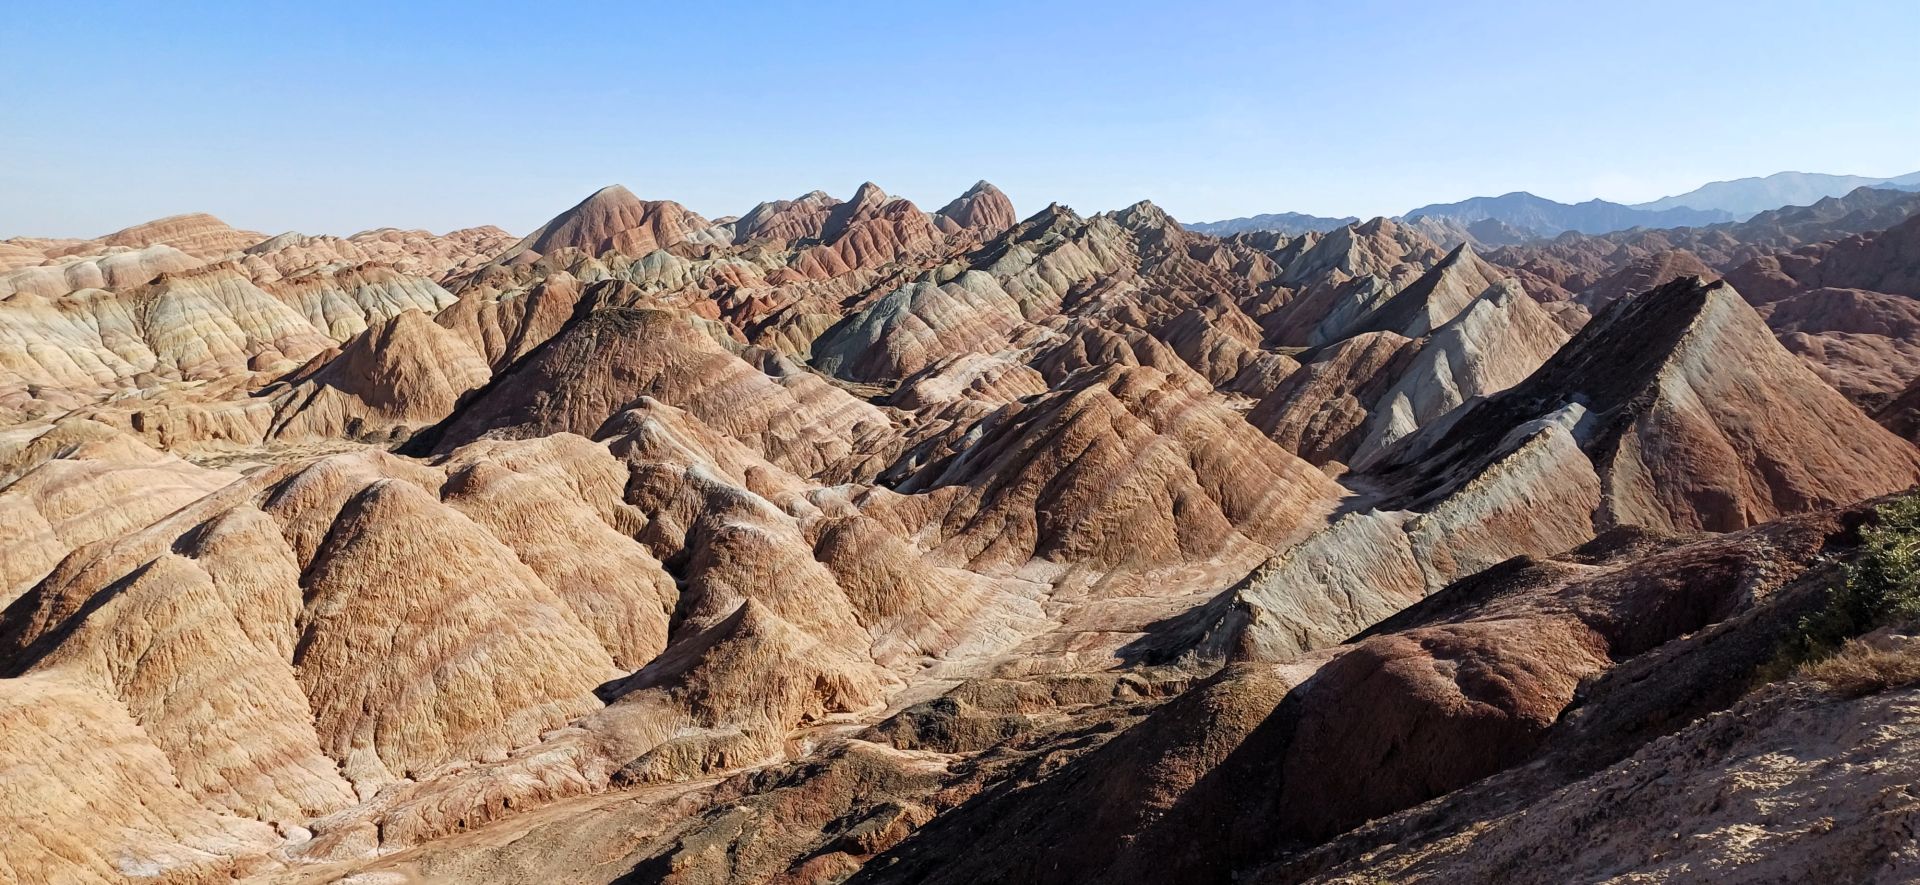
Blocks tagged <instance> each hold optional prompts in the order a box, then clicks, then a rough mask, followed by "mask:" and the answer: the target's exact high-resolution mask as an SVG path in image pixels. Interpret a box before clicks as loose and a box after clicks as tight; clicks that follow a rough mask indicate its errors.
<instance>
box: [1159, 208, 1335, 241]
mask: <svg viewBox="0 0 1920 885" xmlns="http://www.w3.org/2000/svg"><path fill="white" fill-rule="evenodd" d="M1359 220H1360V219H1358V218H1356V217H1354V216H1352V215H1349V216H1347V217H1345V218H1330V217H1328V216H1325V215H1305V214H1302V213H1299V212H1275V213H1271V214H1267V215H1255V216H1252V217H1250V218H1229V219H1227V220H1225V221H1203V222H1200V223H1198V224H1189V225H1187V226H1186V227H1187V230H1190V231H1195V232H1198V233H1203V234H1212V235H1213V236H1216V237H1228V236H1232V235H1234V234H1238V233H1249V232H1252V231H1274V232H1276V233H1283V234H1286V235H1287V236H1290V237H1292V236H1299V235H1300V234H1304V233H1307V232H1309V231H1313V232H1318V233H1326V232H1327V231H1330V230H1333V229H1335V228H1341V227H1346V226H1347V225H1349V224H1354V223H1356V222H1358V221H1359Z"/></svg>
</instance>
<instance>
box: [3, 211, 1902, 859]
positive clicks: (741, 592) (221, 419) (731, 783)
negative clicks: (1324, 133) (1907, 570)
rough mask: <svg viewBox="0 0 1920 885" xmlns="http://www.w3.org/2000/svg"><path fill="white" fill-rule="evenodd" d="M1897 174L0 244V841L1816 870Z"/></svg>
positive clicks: (200, 852) (175, 850) (1837, 742)
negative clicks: (1580, 215)
mask: <svg viewBox="0 0 1920 885" xmlns="http://www.w3.org/2000/svg"><path fill="white" fill-rule="evenodd" d="M1589 208H1592V207H1589ZM1602 208H1604V207H1602ZM1617 208H1619V209H1626V207H1617ZM1917 209H1920V195H1915V194H1912V193H1900V192H1895V191H1884V190H1873V189H1864V188H1863V189H1861V190H1857V191H1855V192H1853V193H1851V194H1848V195H1846V196H1844V197H1834V198H1828V199H1825V200H1821V201H1820V202H1818V203H1815V204H1814V205H1812V206H1807V207H1789V208H1784V209H1779V210H1775V211H1770V212H1762V213H1759V214H1758V215H1755V216H1753V217H1752V218H1749V219H1747V220H1744V221H1740V222H1737V223H1724V224H1714V225H1712V226H1707V227H1695V228H1679V229H1672V230H1644V229H1642V230H1633V231H1624V232H1616V233H1606V234H1601V235H1595V236H1587V235H1581V234H1576V233H1568V234H1561V235H1559V236H1556V237H1554V238H1553V239H1550V240H1542V239H1531V238H1529V235H1528V233H1527V232H1526V231H1518V230H1516V229H1513V228H1511V227H1509V226H1506V225H1505V223H1504V222H1498V220H1497V219H1491V220H1490V219H1488V218H1477V219H1469V220H1468V221H1471V223H1467V221H1461V222H1460V223H1454V222H1442V221H1433V220H1428V219H1420V218H1415V219H1413V220H1410V221H1404V222H1403V221H1395V220H1391V219H1373V220H1370V221H1357V220H1344V219H1318V220H1311V219H1309V220H1310V221H1312V222H1313V223H1312V224H1310V225H1309V224H1307V223H1306V222H1305V221H1301V219H1300V218H1295V219H1287V220H1286V221H1287V223H1289V224H1297V225H1304V226H1302V227H1300V228H1299V231H1298V232H1296V233H1278V232H1271V231H1268V232H1258V231H1255V232H1241V233H1234V234H1232V235H1230V236H1225V237H1215V236H1211V235H1207V234H1203V233H1199V232H1195V231H1190V230H1187V229H1185V228H1183V227H1182V226H1181V225H1180V224H1179V223H1178V222H1176V221H1174V220H1173V219H1172V218H1170V217H1168V215H1167V214H1166V213H1165V212H1163V211H1161V210H1160V209H1159V208H1158V207H1156V206H1154V205H1153V204H1151V203H1146V202H1142V203H1138V204H1136V205H1133V206H1130V207H1128V208H1126V209H1123V210H1119V211H1115V212H1104V213H1099V214H1095V215H1090V216H1085V215H1081V214H1079V213H1076V212H1074V211H1073V210H1072V209H1069V208H1067V207H1065V206H1061V205H1057V204H1056V205H1051V206H1048V207H1046V208H1044V209H1042V210H1040V211H1039V212H1037V213H1034V214H1031V215H1029V216H1027V217H1025V218H1024V219H1023V218H1021V217H1020V216H1019V215H1018V214H1017V213H1016V212H1015V210H1014V207H1013V205H1012V204H1011V202H1010V201H1009V200H1008V199H1007V197H1006V196H1005V195H1004V194H1002V193H1001V192H1000V191H999V190H998V189H996V188H995V187H994V186H992V185H991V184H987V183H985V182H982V183H980V184H978V185H976V186H974V187H973V188H972V189H970V190H968V191H967V192H966V193H964V194H963V195H961V196H960V197H959V198H957V199H955V200H953V201H952V202H951V203H948V204H947V205H946V206H945V207H944V208H942V209H940V210H939V211H937V212H931V213H929V212H926V211H923V210H921V209H920V208H919V207H917V206H915V205H914V204H913V203H912V202H910V201H908V200H905V199H901V198H898V197H893V196H889V195H888V194H887V193H886V192H885V191H883V190H882V189H881V188H879V187H878V186H875V185H873V184H866V185H863V186H861V187H860V188H859V189H858V191H857V192H856V193H854V194H853V195H852V196H851V197H850V198H849V199H847V200H845V201H842V200H840V199H837V198H835V197H832V196H829V195H827V194H824V193H821V192H813V193H809V194H805V195H803V196H800V197H797V198H795V199H791V200H780V201H774V202H768V203H763V204H760V205H759V206H756V207H754V208H753V209H752V210H751V211H749V212H747V213H745V214H744V215H742V216H740V217H739V218H737V219H720V220H717V221H716V220H709V219H707V218H703V217H701V216H700V215H698V214H695V213H694V212H692V211H690V210H688V209H686V208H685V207H683V206H681V205H679V204H677V203H673V202H670V201H664V200H645V199H641V198H640V197H638V196H636V195H635V194H634V193H633V192H631V191H629V190H627V189H626V188H623V187H620V186H617V185H616V186H613V187H608V188H605V189H602V190H600V191H598V192H596V193H594V194H593V195H591V196H589V197H588V198H587V199H586V200H584V201H582V202H580V203H579V204H578V205H576V206H574V207H573V208H571V209H569V210H567V211H566V212H564V213H562V214H560V215H559V216H557V217H555V218H554V219H553V220H551V221H550V222H548V223H547V224H545V225H543V226H542V227H540V228H539V229H538V230H536V231H534V232H533V233H531V234H529V235H527V236H525V237H521V238H517V239H516V238H515V237H513V236H512V235H510V234H508V233H506V232H505V231H502V230H500V229H497V228H491V227H487V228H474V229H468V230H461V231H455V232H453V233H449V234H445V235H435V234H431V233H428V232H425V231H402V230H394V229H382V230H376V231H369V232H366V233H362V234H356V235H353V236H350V237H344V238H342V237H326V236H308V235H303V234H299V233H284V234H280V235H278V236H272V237H269V236H267V235H265V234H261V233H252V232H248V231H240V230H235V229H233V228H230V227H228V226H227V225H225V224H224V223H222V222H220V221H219V220H218V219H215V218H213V217H212V216H208V215H186V216H177V217H174V218H168V219H162V220H160V221H156V222H151V223H148V224H144V225H139V226H136V227H132V228H127V229H126V230H122V231H119V232H117V233H114V234H111V235H109V236H106V237H102V238H99V239H97V240H48V239H25V238H22V239H17V240H11V241H6V242H4V243H0V423H3V424H4V428H0V603H4V611H3V612H0V761H4V766H3V767H4V768H5V772H6V775H5V780H6V789H4V790H0V829H4V831H5V832H6V833H7V834H8V835H7V836H6V837H5V838H3V839H0V871H4V875H5V876H9V877H11V878H14V879H18V880H20V881H63V882H118V881H124V880H126V879H128V878H136V879H140V880H142V881H147V880H151V881H163V882H199V881H216V880H217V881H226V880H228V879H230V878H258V879H260V880H263V881H285V882H296V881H328V880H331V879H335V878H343V877H348V876H354V877H363V878H352V879H348V881H356V882H373V881H385V879H383V878H381V877H382V876H390V877H393V878H395V879H400V878H405V877H420V878H424V879H428V880H447V881H463V882H465V881H471V882H526V881H568V882H612V881H632V882H643V881H644V882H653V881H663V882H683V883H694V882H702V883H705V882H743V883H744V882H829V881H858V882H896V881H897V882H956V883H958V882H1016V881H1017V882H1058V883H1063V885H1064V883H1070V882H1086V881H1101V882H1142V883H1145V882H1166V881H1179V882H1223V883H1224V882H1230V881H1250V882H1294V881H1309V880H1320V881H1356V880H1359V879H1369V880H1372V879H1384V880H1399V879H1406V880H1415V879H1440V878H1446V879H1452V880H1465V881H1480V880H1506V881H1533V880H1540V881H1547V880H1551V881H1563V880H1579V879H1587V878H1597V877H1604V876H1611V875H1626V874H1629V873H1632V872H1635V871H1647V870H1654V869H1673V868H1675V867H1674V865H1676V864H1686V865H1689V866H1688V867H1687V868H1688V869H1714V870H1724V871H1725V872H1726V874H1727V875H1728V876H1732V877H1736V878H1738V877H1754V878H1768V877H1777V876H1790V875H1793V874H1794V873H1796V872H1804V871H1807V870H1814V869H1818V870H1822V871H1827V874H1828V875H1829V876H1830V877H1833V878H1837V879H1843V880H1847V879H1853V878H1862V877H1868V876H1870V875H1872V874H1875V873H1876V871H1878V870H1880V865H1881V864H1883V863H1889V862H1891V861H1892V860H1896V859H1897V858H1895V857H1894V855H1895V854H1897V853H1898V851H1902V850H1908V849H1910V847H1911V838H1910V832H1911V828H1912V822H1913V816H1914V814H1915V813H1916V811H1915V809H1916V806H1915V804H1914V802H1913V800H1912V798H1911V797H1910V796H1909V795H1908V794H1907V793H1906V792H1905V790H1906V785H1910V784H1911V783H1912V781H1913V779H1914V776H1915V774H1916V772H1915V771H1914V767H1915V762H1914V760H1916V759H1920V746H1916V745H1915V740H1914V738H1913V735H1914V734H1916V733H1920V730H1916V728H1915V725H1916V718H1915V717H1916V714H1915V712H1914V711H1915V709H1916V707H1915V705H1914V704H1913V703H1912V701H1913V699H1914V692H1915V689H1913V688H1912V687H1910V686H1908V685H1906V684H1905V683H1903V682H1902V681H1901V678H1899V677H1898V674H1901V673H1906V672H1908V671H1909V670H1913V671H1914V674H1915V675H1920V670H1914V668H1913V664H1912V660H1913V659H1914V656H1916V655H1920V651H1917V650H1915V649H1914V648H1913V647H1911V643H1912V642H1913V641H1914V640H1911V639H1909V638H1906V637H1903V636H1900V635H1898V634H1893V633H1888V632H1886V631H1882V632H1881V633H1879V634H1876V635H1875V636H1874V637H1873V638H1872V640H1871V643H1861V642H1855V643H1853V644H1851V645H1847V646H1845V647H1844V648H1843V649H1841V650H1840V651H1838V653H1837V656H1835V657H1832V658H1828V659H1826V663H1825V664H1824V665H1816V666H1811V667H1808V668H1805V669H1802V670H1794V669H1793V667H1792V666H1790V665H1793V664H1797V663H1801V662H1803V661H1804V660H1807V659H1812V658H1813V657H1814V655H1813V652H1812V651H1810V650H1809V649H1808V648H1802V647H1801V646H1803V645H1805V642H1803V641H1802V640H1804V639H1805V636H1804V633H1803V631H1804V630H1805V629H1806V628H1805V627H1804V625H1805V624H1809V623H1824V622H1822V621H1820V620H1819V619H1820V618H1821V617H1824V616H1825V615H1823V614H1822V613H1823V612H1829V611H1830V603H1829V597H1830V596H1831V595H1833V592H1834V588H1836V587H1839V588H1843V589H1844V588H1846V587H1849V586H1851V584H1850V583H1849V582H1851V581H1854V580H1856V577H1855V576H1857V575H1858V574H1861V573H1862V571H1861V570H1860V569H1852V570H1850V569H1849V567H1848V563H1851V562H1855V561H1871V558H1872V557H1875V556H1880V555H1883V553H1884V550H1883V549H1882V548H1883V547H1884V546H1885V545H1884V544H1882V543H1881V542H1882V541H1884V540H1885V539H1886V538H1888V537H1892V535H1889V534H1888V533H1892V532H1898V531H1905V530H1920V527H1916V526H1906V525H1905V523H1903V522H1901V521H1900V520H1901V518H1900V517H1899V516H1898V514H1899V513H1901V512H1903V511H1901V509H1900V507H1901V506H1902V505H1901V503H1900V501H1901V499H1899V498H1898V497H1897V496H1898V495H1899V494H1900V493H1902V492H1904V491H1906V490H1907V489H1908V488H1909V487H1910V486H1912V485H1913V484H1914V483H1915V482H1916V480H1920V449H1916V447H1915V446H1914V444H1913V442H1912V440H1913V439H1914V438H1915V437H1916V434H1917V433H1920V430H1917V428H1920V418H1916V415H1917V414H1920V392H1916V388H1920V344H1916V341H1920V337H1916V336H1917V334H1920V307H1916V305H1920V259H1917V258H1916V256H1920V218H1913V217H1911V216H1913V214H1914V212H1915V210H1917ZM1595 211H1598V210H1595ZM1629 211H1638V210H1629ZM1696 214H1697V213H1696ZM1633 217H1635V218H1638V217H1639V216H1638V215H1635V216H1633ZM1686 217H1687V218H1688V219H1693V216H1691V215H1689V216H1686ZM1301 218H1304V217H1301ZM1693 220H1697V219H1693ZM1322 222H1324V223H1322ZM1308 228H1312V229H1308ZM1436 238H1438V239H1436ZM1876 419H1877V420H1876ZM1889 496H1895V497H1889ZM1903 526H1904V528H1903ZM1876 539H1879V540H1876ZM1877 545H1878V546H1877ZM1896 546H1897V545H1896ZM1840 598H1843V599H1844V598H1847V597H1845V596H1844V594H1841V597H1840ZM1860 626H1862V628H1863V630H1864V625H1860ZM1855 632H1862V631H1861V630H1856V631H1855ZM1796 643H1801V645H1796ZM1794 649H1800V651H1798V652H1795V651H1793V650H1794ZM1829 651H1831V649H1822V650H1821V653H1823V654H1824V653H1826V652H1829ZM1795 655H1798V657H1796V656H1795ZM1834 661H1838V662H1839V663H1838V664H1836V663H1833V662H1834ZM1822 666H1824V667H1825V669H1822ZM1903 668H1904V669H1903ZM1843 673H1844V674H1849V675H1846V676H1845V678H1844V679H1843V678H1842V676H1841V675H1839V674H1843ZM1823 674H1825V675H1823ZM1862 674H1865V675H1862ZM1823 680H1824V681H1823ZM1876 680H1877V681H1876ZM1908 681H1910V680H1908ZM1861 686H1867V688H1865V689H1862V688H1861ZM1843 687H1844V688H1845V690H1843ZM1782 748H1791V750H1792V752H1790V753H1782V752H1780V750H1781V749H1782ZM1868 763H1870V764H1868ZM1707 795H1713V796H1717V797H1718V798H1716V799H1714V800H1713V801H1712V802H1710V803H1704V802H1702V800H1701V797H1702V796H1707ZM1677 818H1687V819H1689V820H1695V821H1696V822H1697V823H1696V825H1695V829H1697V830H1699V834H1698V835H1697V836H1695V837H1690V838H1687V839H1681V840H1675V839H1673V838H1672V837H1671V834H1672V833H1673V832H1674V831H1675V830H1674V825H1673V824H1672V823H1671V822H1672V821H1673V820H1674V819H1677ZM1599 823H1604V827H1601V826H1600V825H1599ZM1603 829H1604V832H1605V837H1604V838H1599V837H1597V836H1596V837H1595V838H1593V839H1570V838H1568V837H1567V834H1568V833H1570V832H1576V831H1577V832H1582V833H1586V834H1594V833H1598V832H1600V831H1601V830H1603ZM1901 834H1909V835H1904V836H1903V835H1901ZM1903 840H1904V841H1903ZM1902 845H1904V846H1905V847H1904V848H1903V847H1901V846H1902ZM1648 846H1658V847H1657V848H1654V849H1651V850H1653V851H1654V852H1656V853H1655V854H1653V855H1649V854H1648V851H1649V850H1650V849H1649V847H1648ZM1543 877H1544V878H1543Z"/></svg>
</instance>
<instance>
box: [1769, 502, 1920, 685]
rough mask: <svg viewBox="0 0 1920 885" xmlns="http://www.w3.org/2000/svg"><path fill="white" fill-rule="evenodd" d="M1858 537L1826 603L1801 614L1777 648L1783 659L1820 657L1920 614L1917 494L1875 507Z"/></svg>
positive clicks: (1792, 661) (1793, 661) (1794, 662)
mask: <svg viewBox="0 0 1920 885" xmlns="http://www.w3.org/2000/svg"><path fill="white" fill-rule="evenodd" d="M1860 539H1861V543H1860V549H1859V551H1858V552H1857V553H1856V554H1855V555H1854V560H1853V562H1852V563H1849V564H1848V565H1847V567H1846V572H1845V577H1844V578H1843V580H1842V581H1841V582H1840V584H1839V586H1837V587H1835V588H1834V590H1833V594H1832V595H1831V596H1829V597H1828V599H1827V604H1826V606H1825V607H1824V608H1822V609H1821V610H1820V611H1818V612H1815V613H1814V614H1811V615H1808V616H1806V617H1804V618H1801V619H1800V629H1799V631H1798V632H1797V633H1796V634H1795V635H1794V636H1793V638H1792V639H1791V640H1790V641H1789V642H1788V646H1787V648H1785V649H1783V650H1782V651H1783V657H1784V658H1786V660H1785V661H1783V663H1787V664H1791V665H1798V664H1803V663H1806V662H1808V661H1813V660H1817V659H1820V658H1824V657H1827V656H1828V655H1831V654H1833V653H1834V652H1835V651H1838V650H1839V648H1840V646H1841V645H1842V644H1843V643H1845V642H1846V641H1847V640H1848V639H1851V638H1853V637H1855V636H1859V635H1861V634H1863V633H1868V632H1871V631H1873V630H1876V629H1878V628H1880V627H1884V626H1887V625H1889V624H1898V623H1902V622H1906V621H1912V620H1915V619H1920V494H1910V495H1905V496H1902V497H1900V498H1896V499H1894V500H1892V501H1889V502H1887V503H1885V504H1882V505H1880V506H1879V507H1876V508H1874V519H1873V520H1872V521H1871V522H1870V523H1869V524H1867V525H1865V526H1862V527H1861V529H1860Z"/></svg>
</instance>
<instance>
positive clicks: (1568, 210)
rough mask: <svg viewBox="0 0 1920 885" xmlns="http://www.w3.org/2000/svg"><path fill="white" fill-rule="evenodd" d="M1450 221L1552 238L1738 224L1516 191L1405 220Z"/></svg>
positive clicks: (1427, 209) (1718, 216)
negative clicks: (1492, 225)
mask: <svg viewBox="0 0 1920 885" xmlns="http://www.w3.org/2000/svg"><path fill="white" fill-rule="evenodd" d="M1404 217H1405V218H1406V219H1407V220H1409V221H1413V220H1418V219H1421V218H1436V217H1437V218H1444V219H1450V220H1453V221H1459V222H1462V223H1465V224H1471V223H1473V222H1476V221H1484V220H1487V219H1492V220H1494V221H1499V222H1502V223H1504V224H1506V225H1508V226H1511V227H1514V228H1518V229H1519V230H1522V231H1525V232H1527V233H1530V234H1533V235H1534V236H1541V237H1550V236H1554V235H1556V234H1561V233H1565V232H1566V231H1570V230H1571V231H1578V232H1580V233H1583V234H1604V233H1611V232H1613V231H1617V230H1626V229H1628V228H1634V227H1695V226H1699V225H1707V224H1716V223H1719V222H1722V221H1732V220H1733V215H1732V214H1731V213H1728V212H1721V211H1718V210H1712V209H1664V210H1659V211H1654V210H1648V209H1635V208H1633V207H1632V206H1622V205H1620V204H1619V203H1609V202H1607V201H1606V200H1588V201H1586V202H1584V203H1573V204H1567V203H1559V202H1555V201H1553V200H1549V199H1547V198H1546V197H1538V196H1534V195H1533V194H1530V193H1527V192H1526V191H1514V192H1513V193H1510V194H1502V195H1500V196H1497V197H1473V198H1471V199H1466V200H1461V201H1460V202H1458V203H1435V204H1433V205H1430V206H1421V207H1420V208H1418V209H1415V210H1413V211H1412V212H1408V213H1407V214H1406V215H1405V216H1404Z"/></svg>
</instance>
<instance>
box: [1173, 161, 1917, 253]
mask: <svg viewBox="0 0 1920 885" xmlns="http://www.w3.org/2000/svg"><path fill="white" fill-rule="evenodd" d="M1861 187H1875V188H1888V189H1894V190H1909V191H1920V172H1913V173H1909V174H1907V175H1900V176H1895V177H1892V178H1867V177H1863V176H1858V175H1827V174H1822V173H1809V172H1779V173H1775V174H1773V175H1769V176H1766V177H1764V178H1741V179H1737V180H1734V181H1715V182H1711V183H1709V184H1705V185H1702V186H1700V187H1698V188H1696V189H1694V190H1691V191H1688V192H1686V193H1684V194H1676V195H1674V196H1670V197H1661V198H1660V199H1658V200H1653V201H1651V202H1647V203H1640V204H1637V205H1631V206H1629V205H1624V204H1621V203H1613V202H1608V201H1606V200H1588V201H1586V202H1584V203H1572V204H1569V203H1561V202H1557V201H1555V200H1549V199H1547V198H1545V197H1541V196H1536V195H1534V194H1530V193H1527V192H1525V191H1515V192H1513V193H1509V194H1502V195H1501V196H1498V197H1472V198H1469V199H1466V200H1461V201H1460V202H1457V203H1435V204H1432V205H1428V206H1422V207H1420V208H1418V209H1414V210H1412V211H1410V212H1407V213H1406V214H1404V215H1402V216H1399V217H1400V218H1401V219H1402V220H1405V221H1418V220H1420V219H1427V220H1428V222H1429V224H1430V225H1436V224H1437V225H1440V226H1442V227H1445V226H1452V227H1455V228H1464V227H1466V226H1467V225H1472V224H1475V223H1483V224H1484V223H1486V222H1498V223H1499V224H1501V225H1504V226H1505V227H1506V228H1509V229H1511V232H1512V233H1516V234H1518V235H1520V236H1522V237H1551V236H1557V235H1559V234H1562V233H1565V232H1567V231H1577V232H1579V233H1583V234H1593V235H1598V234H1607V233H1612V232H1614V231H1622V230H1629V229H1632V228H1636V227H1644V228H1656V229H1659V228H1675V227H1700V226H1704V225H1709V224H1718V223H1721V222H1727V221H1745V220H1747V219H1749V218H1752V217H1753V216H1755V215H1757V214H1759V213H1761V212H1765V211H1768V210H1772V209H1778V208H1781V207H1783V206H1805V205H1810V204H1812V203H1814V202H1816V201H1819V200H1821V199H1825V198H1827V197H1837V196H1841V195H1844V194H1847V193H1850V192H1852V191H1854V190H1855V189H1857V188H1861ZM1355 220H1356V219H1354V218H1352V217H1346V218H1332V217H1326V216H1318V215H1306V214H1302V213H1299V212H1280V213H1273V214H1266V215H1255V216H1251V217H1247V218H1229V219H1226V220H1223V221H1208V222H1200V223H1197V224H1189V225H1187V228H1188V229H1189V230H1193V231H1197V232H1199V233H1205V234H1213V235H1215V236H1228V235H1231V234H1236V233H1243V232H1248V231H1276V232H1279V233H1283V234H1288V235H1298V234H1302V233H1306V232H1308V231H1319V232H1326V231H1330V230H1333V229H1335V228H1339V227H1344V226H1346V225H1348V224H1351V223H1353V222H1354V221H1355Z"/></svg>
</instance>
